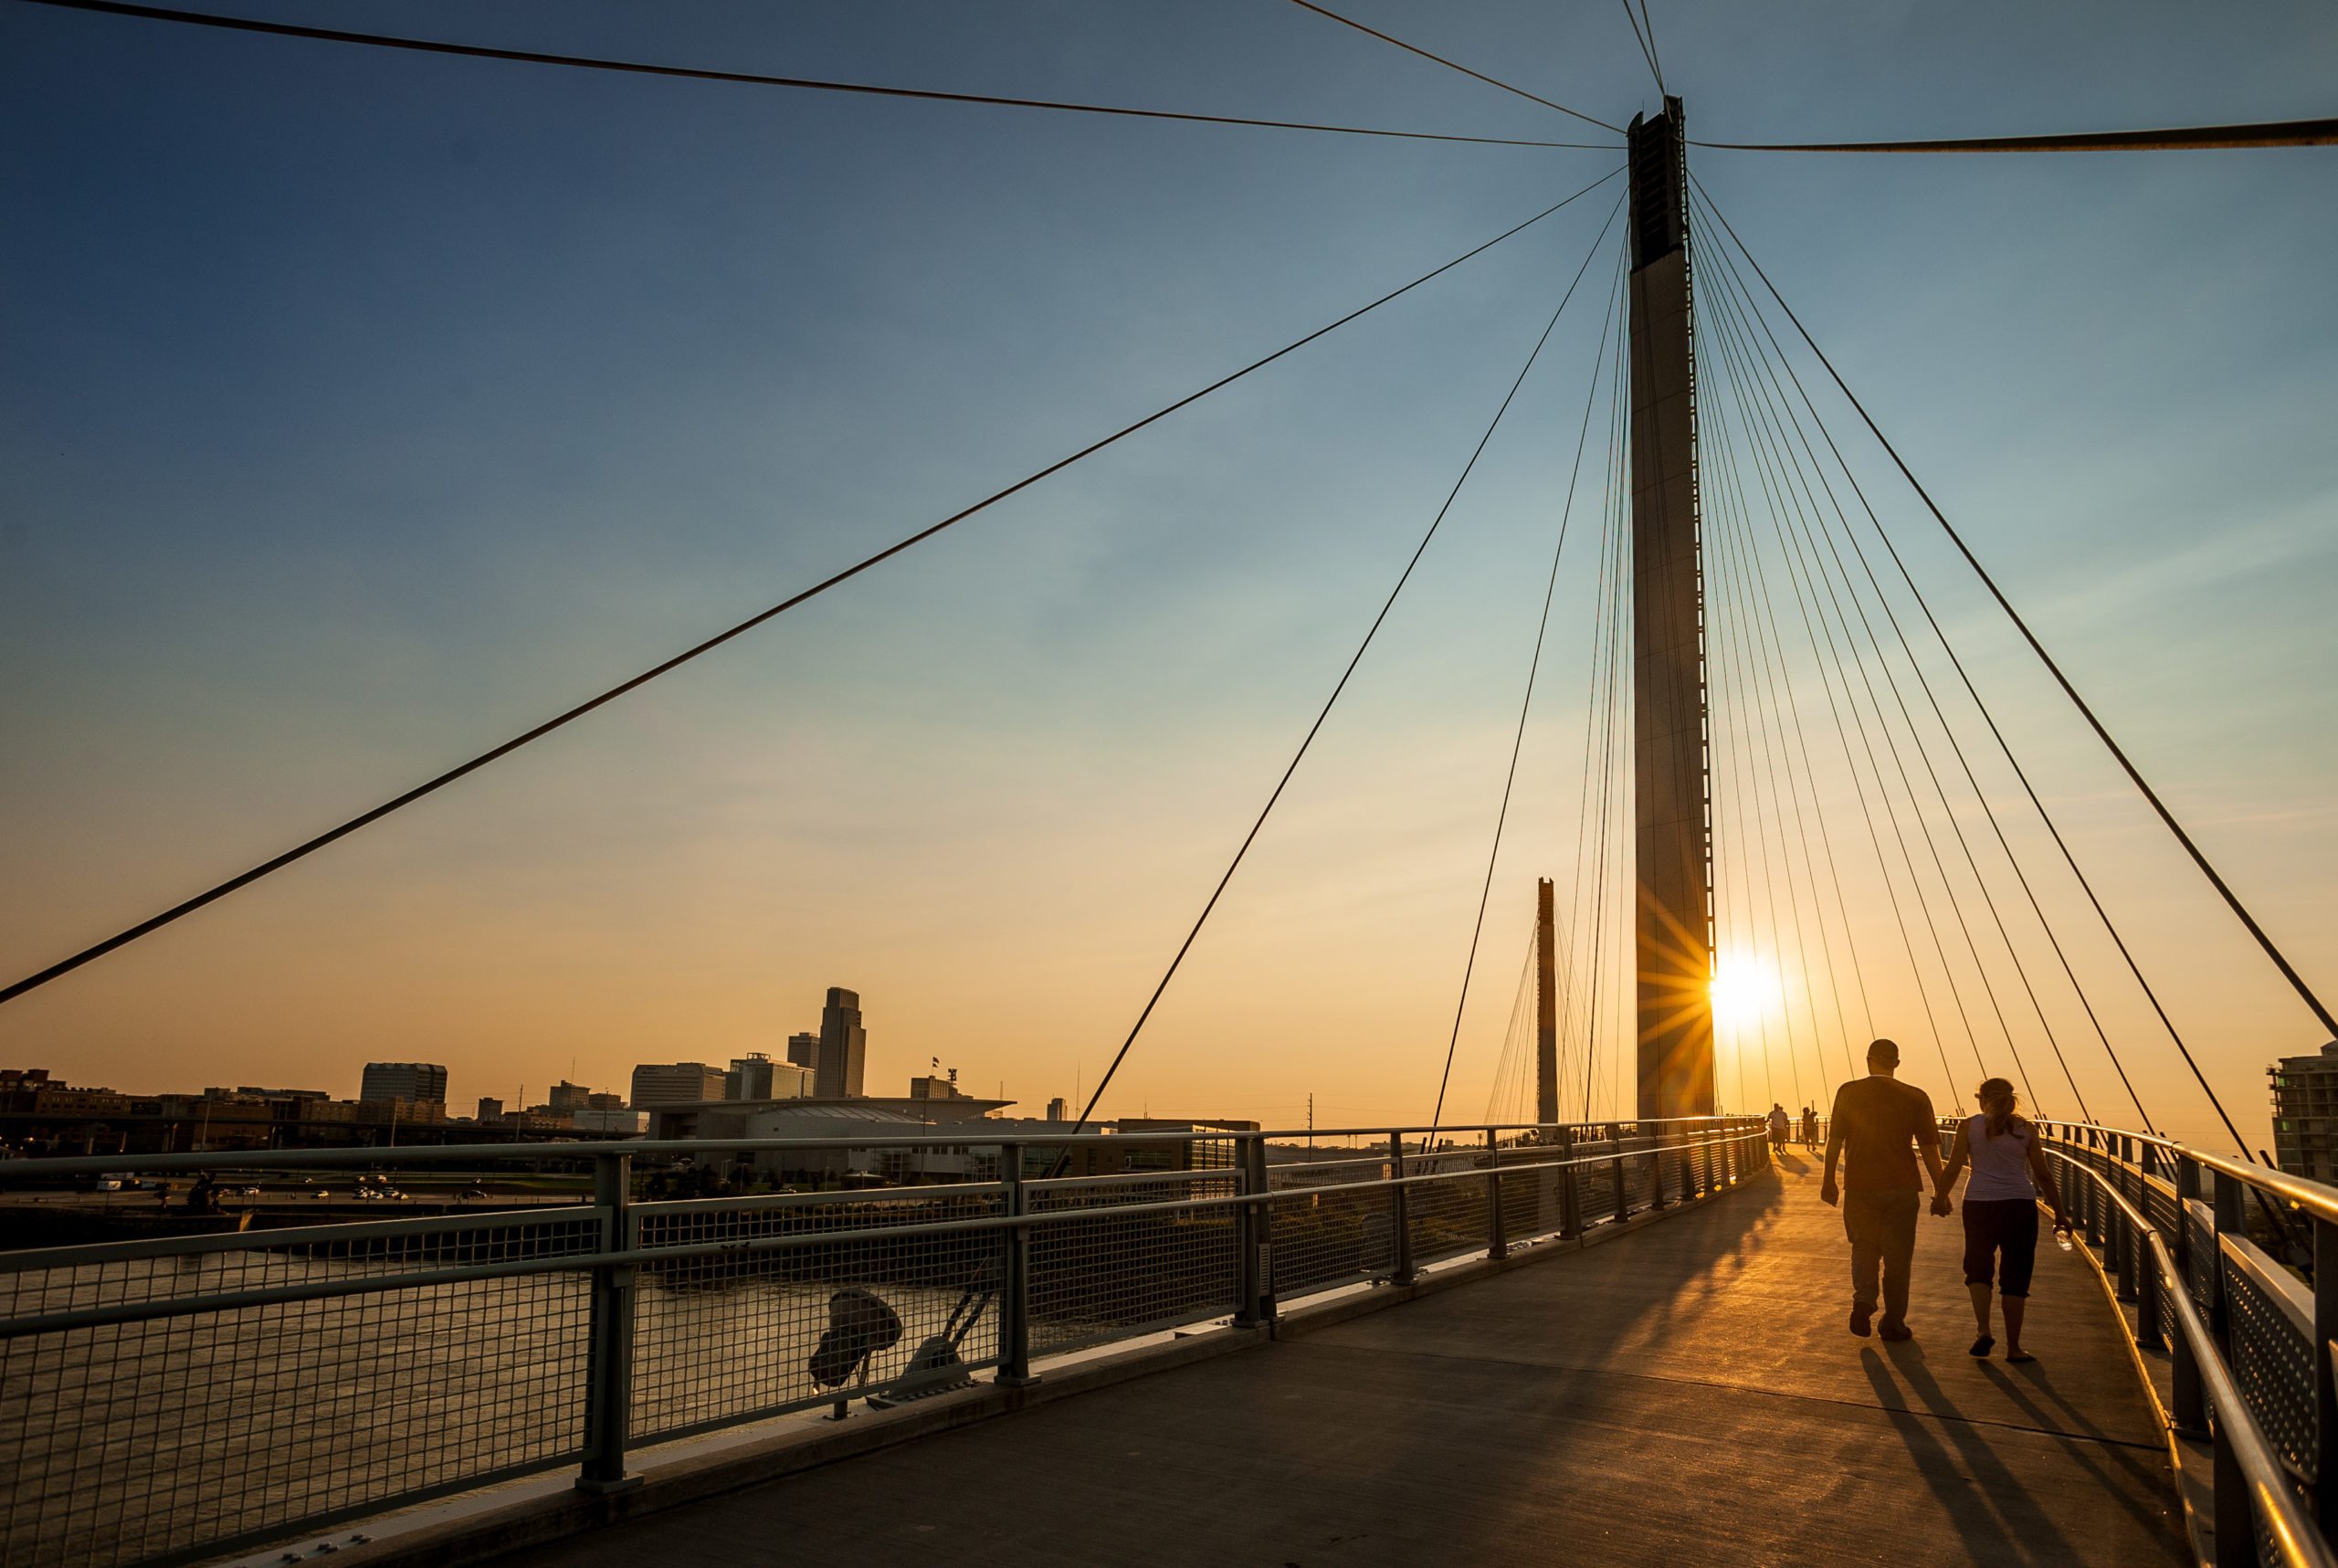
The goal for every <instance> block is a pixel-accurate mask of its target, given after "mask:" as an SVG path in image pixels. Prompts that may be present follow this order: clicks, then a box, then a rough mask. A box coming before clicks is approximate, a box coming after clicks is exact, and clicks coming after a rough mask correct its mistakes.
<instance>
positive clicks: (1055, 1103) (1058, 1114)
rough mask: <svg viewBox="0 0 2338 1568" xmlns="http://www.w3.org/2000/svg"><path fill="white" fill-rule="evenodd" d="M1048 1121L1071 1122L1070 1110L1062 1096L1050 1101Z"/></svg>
mask: <svg viewBox="0 0 2338 1568" xmlns="http://www.w3.org/2000/svg"><path fill="white" fill-rule="evenodd" d="M1070 1120H1071V1112H1070V1109H1069V1107H1068V1106H1066V1105H1065V1104H1064V1102H1063V1096H1062V1095H1057V1096H1056V1097H1055V1098H1054V1099H1053V1100H1049V1101H1048V1121H1058V1122H1060V1121H1070Z"/></svg>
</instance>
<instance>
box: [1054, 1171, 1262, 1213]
mask: <svg viewBox="0 0 2338 1568" xmlns="http://www.w3.org/2000/svg"><path fill="white" fill-rule="evenodd" d="M1241 1190H1242V1176H1241V1173H1240V1172H1238V1171H1235V1170H1228V1169H1216V1170H1207V1169H1205V1170H1195V1171H1163V1172H1160V1173H1157V1174H1147V1175H1145V1176H1143V1178H1141V1179H1138V1180H1131V1179H1129V1178H1128V1177H1126V1176H1118V1177H1109V1178H1095V1179H1090V1180H1085V1181H1071V1182H1066V1183H1063V1184H1054V1183H1049V1184H1046V1185H1037V1184H1034V1185H1032V1186H1029V1187H1027V1188H1026V1189H1025V1193H1024V1206H1025V1208H1026V1209H1027V1211H1028V1212H1029V1213H1032V1214H1053V1213H1057V1212H1058V1211H1061V1210H1064V1209H1102V1208H1126V1207H1129V1206H1131V1205H1136V1204H1174V1203H1184V1202H1187V1201H1189V1200H1191V1199H1195V1198H1225V1197H1232V1196H1234V1195H1235V1194H1237V1193H1239V1192H1240V1191H1241Z"/></svg>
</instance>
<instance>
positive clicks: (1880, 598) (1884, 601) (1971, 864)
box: [1721, 251, 2143, 1121]
mask: <svg viewBox="0 0 2338 1568" xmlns="http://www.w3.org/2000/svg"><path fill="white" fill-rule="evenodd" d="M1721 255H1722V259H1723V262H1724V264H1725V268H1726V270H1727V271H1728V272H1729V273H1730V274H1731V277H1732V281H1733V282H1734V284H1735V285H1736V287H1737V288H1738V289H1739V290H1741V294H1742V291H1743V279H1742V278H1740V277H1736V276H1735V268H1734V265H1733V264H1732V263H1730V261H1729V258H1728V253H1727V252H1726V251H1722V252H1721ZM1721 291H1722V296H1723V298H1724V300H1726V301H1727V303H1726V306H1725V308H1726V309H1727V310H1729V311H1730V312H1731V315H1732V321H1733V324H1734V330H1736V331H1739V332H1740V333H1741V334H1742V335H1743V338H1745V339H1750V338H1751V331H1750V329H1748V328H1746V327H1745V326H1744V321H1745V316H1744V313H1743V312H1744V311H1745V310H1746V309H1747V308H1748V307H1750V305H1751V302H1752V300H1751V296H1750V295H1742V298H1741V297H1739V296H1732V295H1731V294H1730V291H1729V286H1728V285H1727V284H1724V285H1723V286H1722V290H1721ZM1773 347H1775V344H1773ZM1751 349H1752V352H1753V356H1754V357H1755V359H1756V362H1757V363H1759V364H1760V365H1761V368H1762V370H1763V372H1764V375H1765V376H1766V377H1767V379H1768V381H1769V383H1770V386H1771V389H1772V390H1773V392H1775V395H1776V402H1775V405H1774V406H1775V408H1777V409H1779V410H1781V411H1782V412H1783V414H1784V416H1785V418H1786V420H1787V421H1788V422H1789V423H1790V424H1791V426H1792V427H1793V429H1794V432H1795V435H1796V438H1797V440H1799V442H1800V443H1801V447H1802V450H1803V453H1804V455H1805V456H1806V457H1807V458H1808V459H1809V464H1810V467H1809V470H1808V471H1809V472H1810V473H1814V474H1816V475H1817V477H1818V481H1819V485H1820V488H1821V489H1824V490H1825V491H1826V495H1827V503H1828V506H1829V507H1830V508H1831V509H1832V510H1833V511H1834V513H1835V517H1836V521H1837V523H1838V525H1839V527H1840V528H1841V530H1842V532H1843V536H1844V537H1845V538H1846V539H1848V541H1849V542H1850V544H1851V550H1852V553H1853V554H1854V556H1855V557H1856V558H1857V559H1858V561H1859V566H1860V570H1861V571H1862V573H1863V574H1865V576H1866V578H1867V581H1868V584H1869V587H1870V588H1871V589H1872V590H1873V591H1874V595H1875V599H1876V602H1877V603H1878V604H1879V605H1881V606H1882V608H1883V614H1884V618H1885V621H1886V622H1887V624H1889V626H1890V628H1891V631H1892V635H1893V637H1895V638H1896V639H1897V641H1898V643H1899V645H1900V650H1901V657H1902V658H1904V659H1905V660H1906V661H1907V663H1908V667H1909V668H1910V669H1911V670H1912V671H1913V672H1914V673H1915V677H1916V683H1917V685H1918V687H1919V688H1920V689H1922V692H1923V695H1924V699H1925V701H1926V703H1927V704H1928V705H1929V707H1930V709H1931V711H1932V714H1933V721H1935V722H1936V723H1937V724H1938V725H1939V727H1940V730H1941V732H1942V734H1943V736H1945V737H1946V738H1947V741H1948V744H1949V750H1950V752H1951V753H1952V754H1953V755H1954V757H1955V758H1956V762H1957V765H1958V767H1959V768H1960V769H1961V770H1962V772H1963V773H1964V782H1965V784H1967V786H1968V787H1970V788H1971V790H1972V791H1973V795H1974V798H1975V800H1977V801H1978V802H1979V803H1980V805H1981V810H1982V814H1983V816H1985V817H1986V818H1987V820H1988V823H1989V826H1990V829H1991V831H1992V832H1993V833H1994V834H1995V835H1996V841H1997V846H1998V847H1999V849H2001V850H2002V851H2003V852H2004V854H2005V858H2006V864H2007V865H2009V866H2010V867H2011V868H2013V872H2014V876H2015V878H2016V879H2017V880H2018V881H2019V883H2020V884H2021V888H2022V890H2023V892H2024V893H2025V894H2027V895H2028V897H2029V903H2030V908H2031V910H2032V911H2033V912H2035V913H2036V914H2037V915H2038V922H2039V924H2040V926H2041V927H2043V928H2044V929H2045V931H2046V935H2047V940H2048V942H2051V943H2052V944H2053V946H2054V951H2055V952H2056V954H2057V956H2058V957H2059V956H2060V954H2061V944H2060V942H2059V940H2058V939H2057V938H2056V937H2055V935H2054V932H2053V930H2052V928H2051V926H2050V925H2048V924H2047V922H2046V920H2045V912H2044V910H2042V908H2040V907H2039V905H2038V900H2037V896H2036V894H2035V893H2034V892H2032V891H2031V890H2030V887H2029V879H2028V877H2027V874H2026V873H2025V872H2024V871H2023V869H2022V867H2021V863H2020V861H2019V859H2018V858H2017V857H2016V856H2015V855H2014V852H2013V846H2012V843H2011V841H2010V840H2008V839H2007V838H2006V833H2005V828H2004V826H2003V824H2001V823H2000V822H1999V821H1998V819H1997V814H1996V807H1995V806H1994V805H1991V803H1990V801H1989V797H1988V794H1987V792H1986V791H1985V790H1984V789H1983V788H1982V787H1981V782H1980V779H1979V778H1978V777H1977V776H1976V775H1975V773H1974V771H1973V764H1972V762H1971V760H1970V759H1969V758H1968V757H1967V756H1966V755H1965V752H1964V744H1963V742H1961V741H1960V740H1959V739H1958V737H1957V734H1956V731H1955V730H1954V727H1953V726H1952V725H1950V723H1949V721H1948V715H1947V713H1946V711H1945V710H1943V708H1942V706H1941V702H1940V698H1939V695H1938V694H1937V693H1936V692H1935V691H1934V690H1933V685H1932V681H1931V679H1930V678H1929V677H1928V676H1926V675H1925V673H1924V669H1923V666H1922V663H1921V662H1920V661H1919V660H1918V659H1917V658H1916V655H1915V650H1914V647H1912V646H1911V643H1910V641H1909V639H1908V635H1907V632H1906V630H1905V628H1904V627H1902V626H1901V624H1900V617H1899V616H1898V614H1897V612H1895V611H1894V610H1893V609H1892V607H1891V601H1890V597H1889V595H1886V594H1885V593H1884V590H1883V584H1882V582H1881V581H1880V579H1879V578H1878V577H1877V575H1876V573H1875V569H1874V566H1873V564H1872V563H1870V562H1869V559H1868V556H1867V552H1866V550H1865V549H1864V547H1863V546H1862V545H1861V544H1860V542H1859V535H1858V534H1857V533H1856V532H1855V531H1853V530H1852V528H1851V526H1850V520H1849V517H1848V513H1847V512H1846V511H1845V510H1844V509H1843V506H1842V503H1841V501H1840V500H1839V499H1838V497H1837V496H1836V494H1835V489H1834V486H1833V484H1832V483H1831V482H1830V481H1829V480H1828V479H1827V475H1826V469H1825V468H1824V466H1823V465H1822V464H1821V463H1820V462H1819V459H1818V455H1817V450H1816V449H1815V448H1814V447H1812V446H1811V444H1810V437H1809V435H1808V433H1807V432H1806V430H1805V429H1804V428H1803V425H1802V420H1801V416H1800V415H1799V414H1798V413H1797V412H1796V409H1795V407H1794V405H1793V404H1792V403H1791V402H1790V401H1788V400H1787V399H1786V397H1785V388H1784V386H1783V385H1781V384H1779V383H1778V380H1777V374H1776V369H1775V363H1773V356H1772V355H1771V354H1769V353H1764V348H1763V344H1762V343H1761V342H1760V341H1759V340H1753V341H1752V342H1751ZM1789 368H1790V367H1789ZM1812 417H1813V418H1814V420H1815V419H1816V418H1817V413H1816V410H1815V409H1814V410H1813V411H1812ZM1822 433H1823V426H1822ZM1804 483H1805V485H1807V480H1805V481H1804ZM1862 503H1864V498H1863V497H1862ZM1869 521H1873V517H1872V513H1870V517H1869ZM1828 548H1829V550H1830V551H1832V550H1833V549H1834V546H1833V542H1832V538H1831V535H1830V537H1829V542H1828ZM1838 563H1839V554H1838ZM1846 579H1847V580H1848V573H1846ZM1862 619H1864V612H1862ZM1869 630H1870V635H1872V628H1871V627H1870V628H1869ZM1878 655H1879V658H1880V656H1881V650H1880V647H1879V649H1878ZM1884 668H1885V671H1886V675H1887V678H1889V679H1891V684H1892V689H1893V695H1894V698H1895V700H1900V701H1901V713H1902V717H1903V718H1906V717H1908V715H1907V711H1906V703H1905V700H1904V699H1903V698H1901V694H1900V691H1899V684H1898V680H1897V678H1896V677H1892V676H1890V663H1889V661H1885V662H1884ZM1909 729H1910V731H1911V733H1913V734H1915V735H1916V737H1917V740H1916V744H1917V748H1918V752H1919V754H1920V755H1922V757H1923V760H1924V766H1925V771H1926V773H1928V774H1929V775H1930V776H1931V778H1932V783H1933V791H1934V793H1935V794H1937V795H1939V796H1940V798H1941V802H1942V809H1943V812H1944V813H1945V814H1946V815H1947V816H1948V819H1949V823H1950V826H1951V827H1952V828H1953V829H1954V831H1955V835H1956V841H1957V846H1958V847H1959V848H1960V849H1961V850H1962V851H1963V853H1964V861H1965V866H1966V868H1967V869H1968V870H1970V871H1971V872H1972V874H1973V879H1974V881H1975V884H1976V885H1977V886H1979V887H1980V889H1981V894H1982V898H1983V900H1984V901H1985V903H1986V905H1987V907H1988V910H1989V917H1990V920H1991V921H1992V922H1993V923H1994V924H1995V925H1996V931H1997V937H1998V940H1999V941H2000V942H2003V943H2004V944H2005V948H2006V954H2007V956H2008V957H2010V958H2011V959H2012V960H2013V964H2014V973H2016V974H2017V976H2018V977H2019V979H2020V981H2021V985H2022V990H2023V992H2024V994H2026V995H2027V998H2028V1001H2029V1005H2030V1008H2031V1011H2032V1012H2033V1013H2035V1014H2036V1016H2037V1018H2038V1027H2039V1028H2040V1029H2041V1030H2043V1031H2044V1033H2045V1036H2046V1043H2047V1045H2048V1047H2049V1048H2050V1049H2051V1050H2052V1051H2053V1053H2054V1059H2055V1061H2056V1062H2057V1063H2058V1064H2059V1066H2060V1067H2061V1069H2062V1077H2063V1079H2064V1080H2065V1081H2067V1082H2068V1083H2069V1089H2070V1094H2071V1096H2072V1098H2073V1099H2075V1100H2077V1102H2078V1106H2079V1111H2080V1115H2081V1116H2082V1117H2083V1118H2084V1119H2085V1120H2087V1121H2093V1120H2094V1116H2093V1112H2092V1111H2091V1110H2089V1109H2088V1107H2087V1103H2086V1092H2085V1090H2083V1089H2080V1087H2079V1083H2078V1079H2077V1076H2076V1075H2075V1074H2074V1073H2073V1072H2072V1071H2071V1070H2070V1066H2069V1058H2067V1057H2066V1056H2065V1055H2064V1053H2063V1050H2062V1046H2061V1041H2060V1040H2059V1037H2057V1036H2056V1035H2055V1033H2054V1026H2053V1024H2052V1022H2051V1020H2049V1019H2048V1017H2047V1016H2046V1009H2045V1006H2044V1005H2043V1004H2042V1003H2041V1002H2040V1001H2039V999H2038V991H2037V987H2036V985H2035V984H2033V983H2032V982H2031V980H2030V977H2029V971H2028V966H2027V965H2026V964H2025V963H2023V962H2022V959H2021V954H2020V952H2019V950H2018V949H2017V947H2016V946H2015V944H2014V941H2013V937H2012V935H2011V933H2010V932H2009V931H2007V929H2006V922H2005V917H2004V915H2003V914H2002V912H2001V911H2000V910H1998V908H1997V904H1996V896H1995V895H1994V893H1992V892H1991V890H1990V889H1989V886H1988V883H1987V881H1986V880H1985V879H1983V877H1982V876H1981V868H1980V866H1979V864H1978V863H1977V861H1976V860H1975V857H1974V854H1973V848H1972V846H1971V844H1970V843H1969V842H1968V841H1967V840H1966V838H1965V836H1964V827H1963V825H1962V822H1961V820H1960V819H1959V818H1958V817H1957V816H1956V815H1955V813H1954V811H1953V810H1951V809H1950V808H1949V806H1948V803H1947V795H1946V792H1945V791H1944V790H1943V787H1942V785H1941V781H1940V777H1939V774H1938V773H1937V772H1935V771H1933V763H1932V758H1931V755H1930V752H1929V748H1927V747H1926V745H1925V742H1924V741H1923V738H1922V734H1921V732H1920V731H1917V729H1916V726H1915V724H1914V722H1913V720H1912V719H1910V720H1909ZM1975 962H1976V963H1978V956H1977V954H1976V955H1975ZM2063 970H2064V973H2065V974H2067V975H2068V976H2069V979H2070V982H2071V984H2072V986H2073V988H2074V989H2078V990H2079V994H2080V1004H2081V1005H2084V1006H2086V1008H2087V1012H2088V1016H2090V1017H2092V1016H2093V1009H2092V1006H2091V1005H2090V1004H2088V1003H2087V1001H2086V996H2085V993H2084V990H2083V988H2080V987H2079V986H2078V984H2077V975H2076V974H2075V973H2073V972H2071V971H2070V969H2069V963H2068V961H2067V960H2064V963H2063ZM1985 981H1986V972H1985V971H1984V982H1985ZM1994 1000H1995V998H1994V995H1993V996H1992V1001H1993V1002H1994ZM1999 1022H2000V1024H2001V1025H2002V1024H2003V1018H2002V1015H2001V1016H2000V1019H1999ZM2008 1043H2010V1031H2008ZM2106 1044H2107V1040H2106ZM2135 1109H2136V1110H2137V1112H2138V1113H2139V1114H2140V1113H2141V1112H2142V1110H2143V1107H2142V1104H2141V1103H2140V1102H2138V1103H2137V1105H2136V1108H2135Z"/></svg>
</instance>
